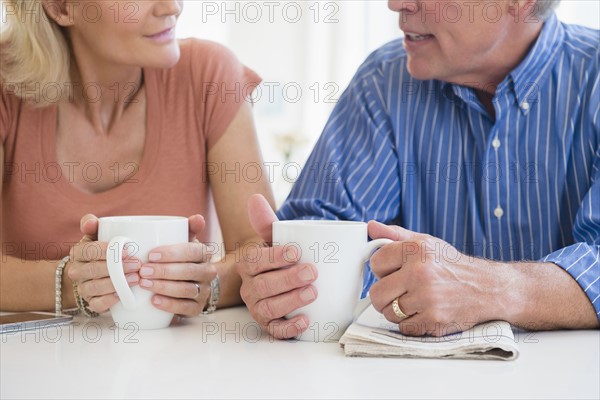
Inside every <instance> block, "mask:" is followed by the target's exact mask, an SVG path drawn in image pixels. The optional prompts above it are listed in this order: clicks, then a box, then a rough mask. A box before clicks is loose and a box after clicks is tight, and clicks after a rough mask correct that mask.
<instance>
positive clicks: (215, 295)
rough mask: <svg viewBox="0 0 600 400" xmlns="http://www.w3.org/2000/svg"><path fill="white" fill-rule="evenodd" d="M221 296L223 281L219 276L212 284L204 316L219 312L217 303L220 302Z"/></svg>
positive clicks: (203, 312)
mask: <svg viewBox="0 0 600 400" xmlns="http://www.w3.org/2000/svg"><path fill="white" fill-rule="evenodd" d="M220 294H221V281H220V280H219V275H217V276H216V277H215V279H213V280H212V281H211V282H210V297H209V298H208V303H207V304H206V309H205V310H203V311H202V314H212V313H214V312H215V311H216V310H217V303H218V302H219V295H220Z"/></svg>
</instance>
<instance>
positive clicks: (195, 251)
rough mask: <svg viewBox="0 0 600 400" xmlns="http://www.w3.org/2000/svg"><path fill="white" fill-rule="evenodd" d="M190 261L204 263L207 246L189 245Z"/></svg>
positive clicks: (199, 244)
mask: <svg viewBox="0 0 600 400" xmlns="http://www.w3.org/2000/svg"><path fill="white" fill-rule="evenodd" d="M187 248H188V252H189V253H188V254H189V259H190V260H192V261H202V260H203V259H204V254H205V250H204V248H205V246H204V245H203V244H201V243H189V244H188V245H187Z"/></svg>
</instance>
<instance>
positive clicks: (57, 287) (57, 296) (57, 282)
mask: <svg viewBox="0 0 600 400" xmlns="http://www.w3.org/2000/svg"><path fill="white" fill-rule="evenodd" d="M70 259H71V258H70V257H69V256H66V257H64V258H63V259H62V260H60V262H59V263H58V266H57V267H56V273H55V275H54V312H55V313H56V314H62V276H63V270H64V269H65V265H67V263H68V262H69V260H70Z"/></svg>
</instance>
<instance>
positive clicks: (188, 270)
mask: <svg viewBox="0 0 600 400" xmlns="http://www.w3.org/2000/svg"><path fill="white" fill-rule="evenodd" d="M183 273H184V274H185V276H186V277H193V276H196V275H197V274H198V265H197V264H194V263H191V262H189V263H185V264H183Z"/></svg>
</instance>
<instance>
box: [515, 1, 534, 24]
mask: <svg viewBox="0 0 600 400" xmlns="http://www.w3.org/2000/svg"><path fill="white" fill-rule="evenodd" d="M537 3H538V0H510V5H509V7H508V13H509V14H510V15H511V16H512V17H513V18H514V20H515V21H525V22H527V21H529V22H534V21H535V19H536V18H537V17H536V15H537V8H538V4H537Z"/></svg>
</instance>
